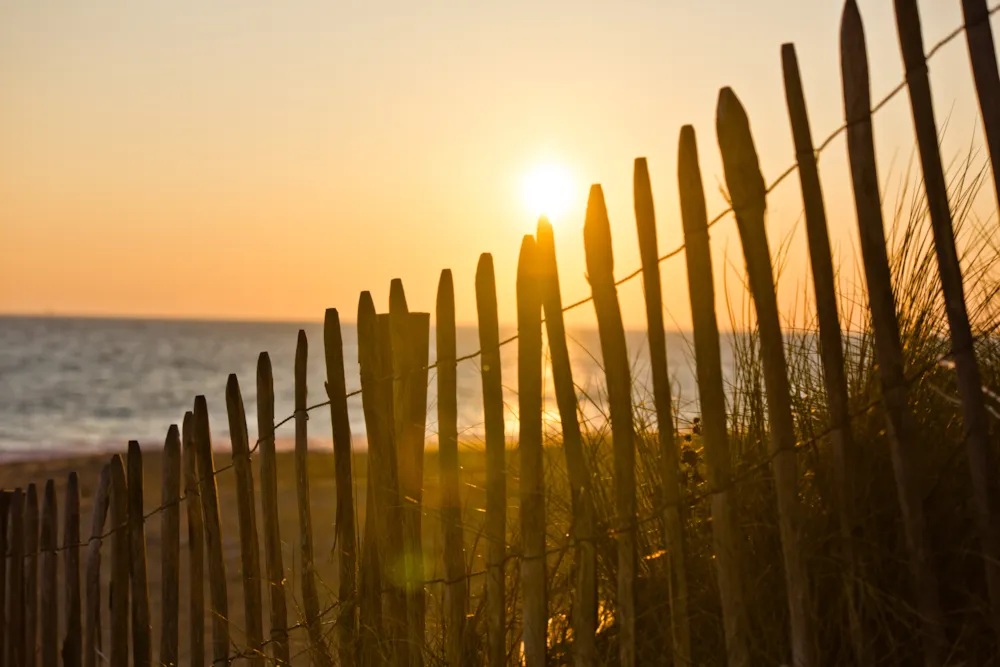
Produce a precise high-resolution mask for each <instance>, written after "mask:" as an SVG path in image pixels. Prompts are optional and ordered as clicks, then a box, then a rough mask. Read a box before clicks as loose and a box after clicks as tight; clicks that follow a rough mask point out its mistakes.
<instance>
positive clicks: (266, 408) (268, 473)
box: [257, 352, 289, 665]
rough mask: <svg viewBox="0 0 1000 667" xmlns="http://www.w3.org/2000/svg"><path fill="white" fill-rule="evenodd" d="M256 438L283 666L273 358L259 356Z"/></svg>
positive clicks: (275, 637) (278, 656)
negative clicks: (258, 448)
mask: <svg viewBox="0 0 1000 667" xmlns="http://www.w3.org/2000/svg"><path fill="white" fill-rule="evenodd" d="M257 439H258V443H259V444H260V506H261V511H262V513H263V515H264V560H265V562H266V564H267V595H268V599H269V600H270V602H271V607H270V608H271V657H272V659H273V660H274V662H276V663H278V664H280V665H287V664H288V662H289V649H288V611H287V603H286V600H285V566H284V563H283V559H282V554H281V521H280V519H279V516H278V477H277V475H278V463H277V461H276V459H275V452H274V377H273V374H272V370H271V357H270V356H268V354H267V352H261V353H260V356H259V357H257Z"/></svg>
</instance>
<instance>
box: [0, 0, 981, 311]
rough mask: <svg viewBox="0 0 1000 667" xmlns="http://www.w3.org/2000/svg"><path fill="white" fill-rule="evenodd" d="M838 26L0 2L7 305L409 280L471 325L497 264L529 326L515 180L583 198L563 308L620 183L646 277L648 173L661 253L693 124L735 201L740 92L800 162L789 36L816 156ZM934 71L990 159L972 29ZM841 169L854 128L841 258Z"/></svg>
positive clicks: (681, 283) (353, 303)
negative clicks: (537, 175)
mask: <svg viewBox="0 0 1000 667" xmlns="http://www.w3.org/2000/svg"><path fill="white" fill-rule="evenodd" d="M860 5H861V11H862V15H863V17H864V19H865V27H866V31H867V35H868V45H869V57H870V60H871V65H872V89H873V97H875V98H876V99H877V98H878V97H881V95H882V94H883V93H885V92H887V91H888V90H889V89H890V88H892V87H893V86H894V85H895V84H896V83H897V82H898V81H899V80H900V78H901V74H902V68H901V63H900V56H899V51H898V47H897V39H896V33H895V26H894V22H893V13H892V3H891V1H890V0H862V1H861V2H860ZM920 6H921V10H922V15H923V23H924V37H925V42H926V43H927V44H928V45H930V44H931V43H933V42H935V41H937V40H938V39H940V38H941V37H942V36H944V35H945V34H947V33H948V32H950V31H951V30H952V29H953V28H955V27H956V26H958V25H959V24H960V23H961V12H960V8H959V7H960V3H959V2H958V0H927V1H924V2H921V3H920ZM841 8H842V3H841V2H840V1H839V0H756V1H754V2H746V1H745V0H739V1H737V0H689V1H687V2H681V1H678V0H673V1H671V2H662V1H652V0H650V1H643V2H622V3H608V2H594V1H592V0H574V1H573V2H569V1H563V0H558V1H553V2H544V3H539V2H535V1H533V0H507V1H505V2H503V3H473V2H458V1H445V0H427V1H426V2H421V3H415V2H407V1H404V0H389V1H368V2H314V1H312V0H310V1H309V2H301V1H290V2H282V3H277V2H266V1H265V0H239V1H238V2H237V1H235V0H213V1H212V2H194V1H193V0H180V1H176V2H169V3H168V2H124V1H122V0H101V1H99V2H86V3H84V2H53V1H50V0H35V1H33V2H25V1H24V0H0V63H2V67H0V90H3V95H2V101H0V248H2V253H3V258H2V261H0V312H4V313H56V314H86V315H128V316H169V317H198V318H227V319H228V318H240V319H247V318H264V319H296V320H316V319H321V318H322V313H323V309H324V308H326V307H328V306H335V307H338V308H340V310H341V312H342V313H344V315H345V317H347V319H353V316H354V313H355V312H356V308H357V296H358V293H359V291H361V290H364V289H370V290H372V292H373V295H374V296H375V298H376V304H377V305H378V306H379V308H380V309H383V308H386V307H387V300H388V287H389V282H390V279H392V278H394V277H401V278H402V279H403V281H404V284H405V286H406V287H407V294H408V297H409V302H410V308H411V309H418V310H428V309H432V308H433V303H434V292H435V289H436V284H437V279H438V272H439V271H440V269H442V268H445V267H449V268H451V269H452V270H453V271H454V274H455V279H456V289H457V297H458V318H459V320H460V321H461V322H474V321H475V300H474V292H473V276H474V271H475V266H476V262H477V259H478V256H479V253H480V252H484V251H489V252H492V253H493V254H494V258H495V261H496V264H497V273H498V281H499V289H500V294H499V300H500V308H501V319H502V320H504V321H508V322H512V321H513V320H514V289H513V285H514V271H515V265H516V258H517V250H518V247H519V243H520V237H521V235H523V234H525V233H529V232H532V231H533V229H534V224H535V220H534V217H533V214H532V212H531V211H529V210H527V208H526V206H525V205H524V202H523V197H522V195H521V183H522V179H523V175H524V174H525V173H526V172H528V171H530V170H531V169H532V168H533V167H535V166H536V165H537V164H539V163H542V162H554V163H558V164H562V165H564V166H565V168H566V169H567V170H568V171H569V173H570V174H571V177H572V180H573V184H574V198H573V202H574V203H573V204H572V205H571V206H570V208H569V210H568V211H567V212H566V213H565V215H563V216H561V217H560V218H558V219H555V220H554V221H553V222H554V225H555V228H556V241H557V244H558V246H557V250H558V253H559V259H560V264H561V265H560V272H561V275H562V281H563V293H564V300H566V301H572V300H576V299H577V298H580V297H582V296H586V295H587V294H588V287H587V284H586V282H585V280H584V261H583V243H582V222H583V212H584V206H585V203H586V194H587V188H588V186H589V184H590V183H592V182H600V183H602V184H603V185H604V188H605V194H606V196H607V200H608V208H609V212H610V215H611V219H612V226H613V230H614V234H615V236H614V238H615V248H614V251H615V257H616V272H617V273H618V274H619V275H624V274H625V273H627V272H630V271H631V270H632V269H634V268H635V267H637V266H638V251H637V248H636V234H635V222H634V214H633V208H632V185H631V179H632V162H633V159H634V158H635V157H637V156H646V157H648V159H649V165H650V171H651V175H652V179H653V187H654V197H655V199H656V205H657V214H658V222H659V234H660V248H661V252H665V251H666V250H669V249H671V248H673V247H675V246H676V245H677V244H678V243H679V242H680V240H681V236H682V234H681V230H680V222H679V213H678V210H679V209H678V202H677V194H676V192H677V190H676V145H677V136H678V131H679V129H680V127H681V125H682V124H685V123H692V124H694V126H695V127H696V129H697V131H698V139H699V149H700V152H701V162H702V169H703V175H704V179H705V185H706V189H707V191H708V192H707V195H708V203H709V213H710V215H711V214H713V213H714V212H716V211H719V210H721V209H722V208H723V207H724V201H723V199H722V196H721V195H720V192H719V186H720V185H721V184H722V183H723V181H724V179H723V177H722V169H721V165H720V161H719V157H718V149H717V144H716V141H715V132H714V124H715V113H714V112H715V104H716V97H717V92H718V89H719V88H720V87H721V86H724V85H730V86H732V87H733V88H734V90H735V91H736V93H737V94H738V95H739V96H740V97H741V99H742V100H743V103H744V105H745V106H746V108H747V111H748V113H749V116H750V120H751V125H752V128H753V130H754V133H755V138H756V141H757V146H758V151H759V153H760V156H761V164H762V168H763V172H764V175H765V178H766V179H767V180H768V181H770V180H771V179H773V178H774V177H775V176H777V175H778V174H779V173H780V172H781V171H783V170H784V168H785V167H787V166H789V165H790V164H791V163H792V161H793V159H794V151H793V149H792V145H791V137H790V131H789V127H788V120H787V115H786V112H785V103H784V91H783V87H782V78H781V64H780V57H779V49H780V45H781V44H782V43H783V42H788V41H792V42H795V43H796V45H797V48H798V56H799V61H800V64H801V67H802V70H803V79H804V83H805V91H806V96H807V102H808V104H809V109H810V112H811V119H812V125H813V133H814V136H815V138H816V140H817V142H818V141H819V139H820V138H821V137H822V136H825V135H826V134H827V133H829V132H830V131H831V130H833V129H834V128H836V127H837V126H838V125H839V124H840V123H841V122H842V118H843V106H842V102H841V92H840V91H841V88H840V76H839V47H838V44H839V23H840V12H841ZM931 73H932V86H933V90H934V94H935V102H936V105H937V107H938V115H939V118H938V120H939V122H942V121H943V120H944V119H945V118H946V117H948V118H950V125H949V130H948V133H947V135H946V138H945V155H946V157H953V156H954V155H957V154H958V153H961V152H962V151H964V150H967V149H968V147H969V146H970V145H972V146H976V145H979V131H980V130H979V120H978V115H977V113H978V112H977V106H976V100H975V96H974V93H973V89H972V86H971V73H970V71H969V67H968V56H967V51H966V46H965V41H964V37H962V38H959V39H958V40H955V41H954V42H952V44H951V45H950V46H948V47H947V48H946V49H945V50H944V51H943V52H942V53H941V54H940V55H939V56H938V57H936V58H935V60H934V61H933V62H932V64H931ZM876 134H877V136H878V140H879V158H880V165H879V166H880V172H881V177H882V178H883V180H887V179H889V178H890V176H891V175H893V174H895V175H896V176H897V177H898V176H899V175H900V173H901V172H902V169H903V168H904V167H905V165H906V162H907V160H908V159H909V156H910V154H911V151H912V149H913V140H912V124H911V123H910V119H909V108H908V100H907V97H906V96H905V94H904V95H901V96H899V97H897V98H896V100H895V101H894V102H893V103H892V104H891V105H890V106H889V107H887V109H886V110H885V112H884V113H882V114H880V115H879V116H878V118H877V121H876ZM846 164H847V162H846V148H845V142H844V141H843V139H842V138H841V139H839V140H837V141H835V142H834V143H833V144H832V145H831V147H830V149H829V150H828V151H827V153H826V154H824V156H823V158H822V160H821V167H820V168H821V175H822V176H823V178H824V185H825V187H826V190H827V196H828V207H829V212H830V217H831V222H830V224H831V234H832V236H833V243H834V246H835V249H836V252H837V253H838V256H839V257H841V258H844V259H845V261H848V262H849V261H850V257H852V256H853V254H854V250H853V248H854V246H855V245H856V242H855V237H856V230H855V225H856V223H855V218H854V213H853V204H852V203H851V199H850V192H851V191H850V187H849V183H848V180H847V176H848V172H847V167H846ZM891 164H894V165H895V166H894V167H893V169H890V166H891ZM987 194H990V199H989V200H988V201H987V202H986V204H987V205H989V206H992V203H993V202H992V194H991V193H989V192H987ZM890 196H891V195H890ZM769 206H770V214H769V233H770V236H771V245H772V249H774V248H776V247H777V246H778V245H779V244H780V242H781V241H782V240H783V239H787V238H789V234H791V232H792V231H793V229H795V228H796V221H797V220H798V219H799V217H800V214H801V208H802V207H801V202H800V198H799V189H798V181H797V178H792V179H789V180H788V181H786V183H785V184H783V186H782V187H781V188H780V189H779V190H778V191H777V192H776V193H775V195H774V196H773V197H772V198H771V200H770V203H769ZM789 243H790V246H789V253H788V257H789V260H788V266H787V268H786V270H785V274H784V275H785V276H786V278H785V279H783V282H782V284H781V292H782V303H783V305H785V307H786V310H788V309H791V308H792V304H793V303H794V302H795V299H796V298H797V296H796V295H800V294H801V291H802V288H803V286H804V285H806V283H805V280H806V275H807V274H806V270H807V261H806V257H805V234H804V230H802V229H801V226H799V228H798V230H797V232H796V233H795V234H794V236H791V237H790V241H789ZM713 248H714V250H715V253H716V257H715V262H716V271H717V273H718V274H719V277H720V280H721V279H722V278H723V276H724V274H725V275H727V276H728V279H729V280H728V282H729V284H730V288H733V287H734V286H736V283H735V282H734V280H733V279H735V278H738V273H739V271H742V260H741V258H740V255H739V252H740V245H739V239H738V235H737V234H736V232H735V224H734V223H733V222H732V220H729V221H726V222H723V223H721V224H720V226H719V227H717V228H716V229H715V230H713ZM727 261H728V262H730V264H729V265H728V266H727ZM845 266H847V264H845ZM734 267H735V268H734ZM846 272H847V273H850V270H848V271H846ZM663 276H664V277H663V281H664V288H665V301H666V303H665V305H666V308H667V310H668V323H669V322H671V321H672V322H675V323H676V324H677V325H678V326H681V327H685V326H687V325H688V324H689V322H690V317H689V307H688V304H687V285H686V280H685V268H684V260H683V257H682V256H681V257H678V258H676V259H674V260H671V261H669V262H666V263H664V264H663ZM717 289H718V291H719V293H720V296H719V298H720V307H724V300H723V299H724V294H723V290H722V289H721V286H719V287H717ZM737 289H738V288H737ZM641 298H642V296H641V287H640V285H639V283H638V281H635V282H633V283H632V284H630V285H629V286H626V287H623V288H622V300H623V310H624V313H625V319H626V323H627V324H631V325H642V324H643V323H644V321H645V318H644V314H643V311H642V308H641ZM581 310H585V311H586V313H585V316H586V317H589V318H592V312H593V311H592V309H591V308H590V307H588V308H586V309H581ZM720 319H721V320H723V323H724V322H725V320H726V317H725V315H722V316H721V318H720ZM583 321H586V319H584V320H583Z"/></svg>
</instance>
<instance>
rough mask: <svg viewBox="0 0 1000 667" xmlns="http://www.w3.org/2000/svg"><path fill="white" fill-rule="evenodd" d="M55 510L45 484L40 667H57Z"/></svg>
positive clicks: (51, 484)
mask: <svg viewBox="0 0 1000 667" xmlns="http://www.w3.org/2000/svg"><path fill="white" fill-rule="evenodd" d="M58 511H59V510H58V508H57V507H56V483H55V480H52V479H50V480H48V481H47V482H45V495H44V496H43V497H42V536H41V542H40V547H41V552H42V555H41V559H42V581H41V604H40V606H39V611H40V612H41V615H42V618H44V619H45V621H44V622H43V623H42V624H41V630H42V632H41V639H42V641H41V653H42V667H57V665H58V664H59V602H58V596H57V594H56V590H57V589H58V588H59V562H58V558H57V557H56V541H57V539H58V538H57V532H58V530H59V528H58V525H57V524H58V521H59V519H58Z"/></svg>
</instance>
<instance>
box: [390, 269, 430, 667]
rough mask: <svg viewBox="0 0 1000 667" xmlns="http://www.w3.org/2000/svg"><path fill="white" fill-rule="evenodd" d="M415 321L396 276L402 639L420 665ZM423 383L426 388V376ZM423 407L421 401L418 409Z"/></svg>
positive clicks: (393, 310) (420, 439)
mask: <svg viewBox="0 0 1000 667" xmlns="http://www.w3.org/2000/svg"><path fill="white" fill-rule="evenodd" d="M413 315H416V314H415V313H414V314H413ZM428 324H429V321H428ZM415 325H416V322H415V321H414V318H413V317H411V313H410V312H409V308H408V307H407V304H406V294H405V292H404V291H403V282H402V281H401V280H399V279H398V278H396V279H394V280H393V281H392V284H391V286H390V288H389V330H390V345H391V349H392V364H391V375H392V376H393V381H392V394H393V404H392V406H393V424H394V433H395V443H396V458H397V464H398V466H399V494H400V502H401V504H402V510H403V545H404V546H403V554H404V555H403V557H404V561H405V564H406V565H405V570H404V573H405V581H406V597H407V600H406V611H407V623H406V631H407V632H406V637H407V642H408V644H409V654H410V664H411V665H414V667H420V666H421V665H423V648H424V623H425V618H424V607H425V603H424V590H423V578H424V577H423V549H422V546H421V544H422V543H421V539H420V512H421V497H422V495H423V454H424V426H423V424H421V423H420V422H421V421H422V420H421V419H420V417H419V416H418V414H416V413H415V410H416V408H417V405H416V404H415V401H414V400H413V395H414V389H415V388H416V387H417V386H419V384H420V378H419V377H418V375H417V372H418V370H419V368H420V366H419V365H418V364H417V363H416V361H415V355H414V339H418V340H419V339H422V340H424V341H425V342H426V341H427V335H428V334H427V332H426V330H424V331H420V330H419V329H418V328H417V327H416V326H415ZM388 374H389V373H387V375H388ZM423 385H424V388H425V391H426V386H427V383H426V376H425V378H424V382H423ZM425 396H426V395H425ZM424 410H426V401H425V402H424V406H423V410H420V412H424ZM415 427H416V428H415Z"/></svg>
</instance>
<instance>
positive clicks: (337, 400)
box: [323, 308, 358, 667]
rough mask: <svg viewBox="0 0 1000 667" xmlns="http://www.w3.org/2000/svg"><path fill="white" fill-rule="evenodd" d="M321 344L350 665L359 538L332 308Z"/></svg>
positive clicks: (340, 638) (343, 650)
mask: <svg viewBox="0 0 1000 667" xmlns="http://www.w3.org/2000/svg"><path fill="white" fill-rule="evenodd" d="M323 347H324V349H325V353H326V394H327V398H329V399H330V423H331V425H332V428H333V465H334V476H335V480H336V485H337V517H336V525H335V529H334V530H335V533H336V544H337V562H338V566H339V573H340V576H339V590H338V593H337V597H338V599H339V601H340V604H341V609H340V613H339V615H338V617H337V647H338V655H339V658H340V664H341V667H353V665H354V664H355V662H356V661H357V650H358V630H357V623H358V601H357V599H356V596H357V592H358V591H357V585H358V584H357V582H358V579H357V578H358V571H357V568H358V540H357V527H356V521H357V518H356V516H355V513H354V476H353V473H352V471H351V463H352V461H351V455H352V453H351V421H350V416H349V415H348V411H347V379H346V374H345V370H344V342H343V338H342V335H341V331H340V315H339V313H338V312H337V310H336V309H335V308H329V309H327V311H326V318H325V320H324V323H323Z"/></svg>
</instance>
